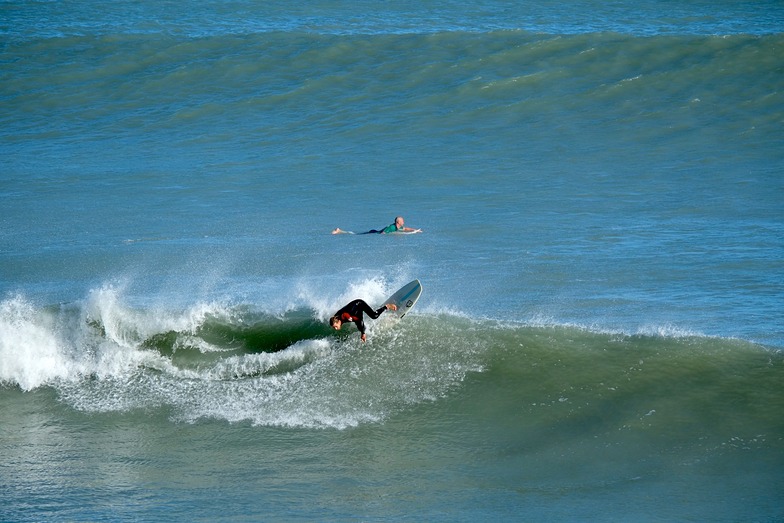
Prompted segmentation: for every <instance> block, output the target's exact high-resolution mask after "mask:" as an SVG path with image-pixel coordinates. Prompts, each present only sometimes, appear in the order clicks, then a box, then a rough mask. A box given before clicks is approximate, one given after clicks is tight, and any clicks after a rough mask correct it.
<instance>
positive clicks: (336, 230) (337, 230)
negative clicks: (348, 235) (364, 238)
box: [332, 227, 343, 234]
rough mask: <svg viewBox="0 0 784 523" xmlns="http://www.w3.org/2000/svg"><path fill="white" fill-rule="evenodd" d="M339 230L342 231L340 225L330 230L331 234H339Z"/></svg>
mask: <svg viewBox="0 0 784 523" xmlns="http://www.w3.org/2000/svg"><path fill="white" fill-rule="evenodd" d="M341 232H343V231H341V230H340V227H338V228H336V229H335V230H334V231H332V234H340V233H341Z"/></svg>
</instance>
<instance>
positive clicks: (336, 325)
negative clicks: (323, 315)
mask: <svg viewBox="0 0 784 523" xmlns="http://www.w3.org/2000/svg"><path fill="white" fill-rule="evenodd" d="M329 326H330V327H332V328H333V329H335V330H336V331H339V330H340V328H341V327H342V326H343V322H342V321H340V318H338V317H337V316H332V317H331V318H330V319H329Z"/></svg>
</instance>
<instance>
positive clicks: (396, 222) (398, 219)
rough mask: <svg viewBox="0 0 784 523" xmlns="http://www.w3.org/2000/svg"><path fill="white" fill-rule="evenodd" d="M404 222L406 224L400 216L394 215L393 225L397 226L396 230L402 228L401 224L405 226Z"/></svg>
mask: <svg viewBox="0 0 784 523" xmlns="http://www.w3.org/2000/svg"><path fill="white" fill-rule="evenodd" d="M405 224H406V221H405V220H404V219H403V217H402V216H397V217H395V227H397V230H400V229H402V228H403V226H405Z"/></svg>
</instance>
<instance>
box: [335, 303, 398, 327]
mask: <svg viewBox="0 0 784 523" xmlns="http://www.w3.org/2000/svg"><path fill="white" fill-rule="evenodd" d="M385 310H387V306H386V305H382V306H381V307H380V308H379V309H378V310H375V311H374V310H373V309H371V308H370V305H368V304H367V303H366V302H365V301H364V300H354V301H352V302H351V303H349V304H348V305H346V306H345V307H343V308H342V309H340V310H339V311H338V312H336V313H335V316H337V317H338V319H339V320H340V321H342V322H343V323H345V322H347V321H353V322H354V325H356V326H357V329H359V332H361V333H362V334H365V322H364V321H363V318H364V316H363V314H367V315H368V316H370V317H371V318H373V319H374V320H375V319H376V318H378V317H379V316H381V313H382V312H384V311H385Z"/></svg>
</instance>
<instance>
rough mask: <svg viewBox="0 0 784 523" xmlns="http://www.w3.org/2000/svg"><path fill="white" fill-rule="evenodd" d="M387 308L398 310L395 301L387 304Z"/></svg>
mask: <svg viewBox="0 0 784 523" xmlns="http://www.w3.org/2000/svg"><path fill="white" fill-rule="evenodd" d="M387 309H389V310H391V311H396V310H397V305H395V304H394V303H389V304H387Z"/></svg>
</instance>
